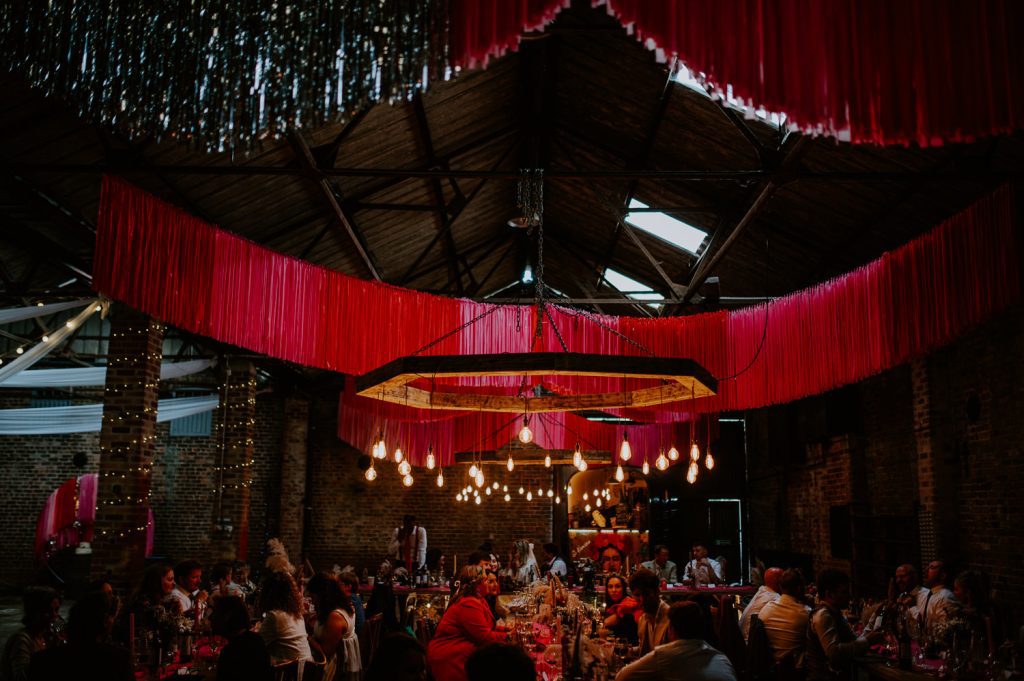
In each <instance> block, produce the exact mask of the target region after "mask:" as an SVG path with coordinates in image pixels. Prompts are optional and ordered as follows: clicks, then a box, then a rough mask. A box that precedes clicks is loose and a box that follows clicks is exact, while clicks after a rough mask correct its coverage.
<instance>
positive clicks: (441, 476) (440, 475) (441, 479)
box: [437, 471, 444, 487]
mask: <svg viewBox="0 0 1024 681" xmlns="http://www.w3.org/2000/svg"><path fill="white" fill-rule="evenodd" d="M437 486H438V487H444V473H442V472H441V471H438V472H437Z"/></svg>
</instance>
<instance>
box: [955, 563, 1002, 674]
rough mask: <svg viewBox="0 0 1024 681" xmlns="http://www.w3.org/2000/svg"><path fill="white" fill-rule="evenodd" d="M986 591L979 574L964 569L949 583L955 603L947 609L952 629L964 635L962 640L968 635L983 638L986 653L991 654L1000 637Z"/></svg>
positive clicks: (1000, 633)
mask: <svg viewBox="0 0 1024 681" xmlns="http://www.w3.org/2000/svg"><path fill="white" fill-rule="evenodd" d="M989 592H990V589H989V585H988V579H987V578H986V577H985V575H984V574H982V573H981V572H978V571H976V570H965V571H963V572H961V573H960V574H958V575H957V576H956V579H954V580H953V593H954V594H955V596H956V601H954V604H953V606H952V608H951V613H950V621H951V623H952V624H953V625H954V627H955V628H956V629H958V630H961V631H963V632H965V634H966V635H965V638H968V636H969V634H970V633H978V634H980V635H982V636H984V637H985V641H986V643H987V645H988V648H989V653H990V654H995V651H996V648H997V647H998V646H999V643H1000V642H1001V641H1002V640H1003V638H1004V637H1003V632H1002V631H1001V630H1000V627H999V618H997V617H996V616H995V609H994V608H993V606H992V599H991V598H990V594H989ZM968 640H969V638H968Z"/></svg>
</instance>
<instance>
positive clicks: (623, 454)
mask: <svg viewBox="0 0 1024 681" xmlns="http://www.w3.org/2000/svg"><path fill="white" fill-rule="evenodd" d="M631 456H633V450H632V449H630V447H629V440H628V439H626V434H625V433H623V434H622V445H621V446H620V447H619V458H620V459H622V460H623V461H629V457H631Z"/></svg>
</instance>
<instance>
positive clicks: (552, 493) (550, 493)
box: [548, 489, 555, 499]
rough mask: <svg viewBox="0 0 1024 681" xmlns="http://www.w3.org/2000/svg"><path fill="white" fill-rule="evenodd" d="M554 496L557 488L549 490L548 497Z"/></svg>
mask: <svg viewBox="0 0 1024 681" xmlns="http://www.w3.org/2000/svg"><path fill="white" fill-rule="evenodd" d="M553 496H555V490H553V489H549V490H548V499H550V498H551V497H553Z"/></svg>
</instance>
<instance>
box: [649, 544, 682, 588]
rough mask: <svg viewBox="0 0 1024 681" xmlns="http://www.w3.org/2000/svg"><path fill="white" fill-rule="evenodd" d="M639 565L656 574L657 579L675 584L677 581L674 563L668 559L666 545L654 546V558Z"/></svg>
mask: <svg viewBox="0 0 1024 681" xmlns="http://www.w3.org/2000/svg"><path fill="white" fill-rule="evenodd" d="M640 567H642V568H645V569H647V570H650V571H651V572H653V573H654V574H656V575H658V579H660V580H662V581H665V582H668V583H669V584H675V583H676V582H678V581H679V579H678V578H677V577H676V564H675V563H673V562H672V561H670V560H669V559H668V547H667V546H662V545H658V546H655V547H654V560H649V561H647V562H646V563H641V565H640Z"/></svg>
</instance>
